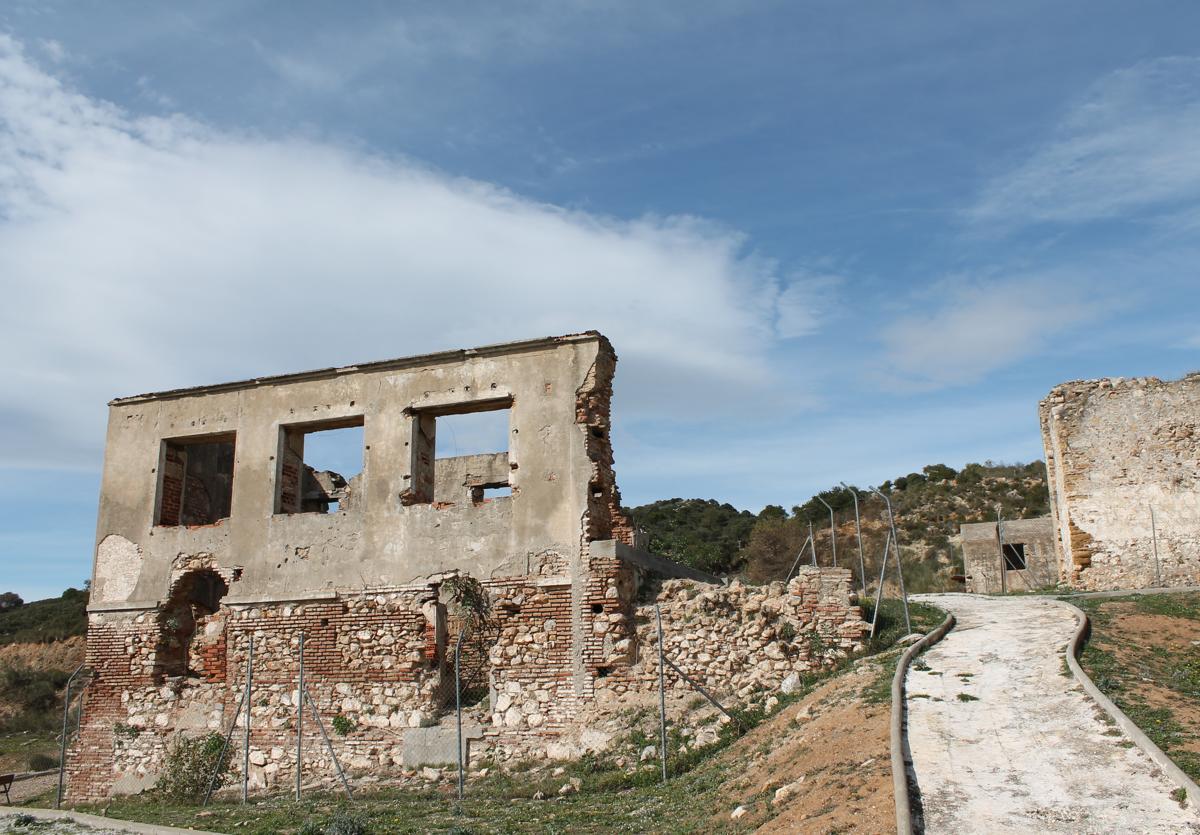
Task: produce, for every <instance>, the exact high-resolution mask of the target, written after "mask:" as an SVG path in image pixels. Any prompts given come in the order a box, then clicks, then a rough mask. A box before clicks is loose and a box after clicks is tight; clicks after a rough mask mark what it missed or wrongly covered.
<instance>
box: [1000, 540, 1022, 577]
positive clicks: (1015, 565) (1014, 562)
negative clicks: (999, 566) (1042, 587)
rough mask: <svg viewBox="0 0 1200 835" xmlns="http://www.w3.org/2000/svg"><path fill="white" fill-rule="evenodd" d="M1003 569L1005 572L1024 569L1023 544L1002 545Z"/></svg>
mask: <svg viewBox="0 0 1200 835" xmlns="http://www.w3.org/2000/svg"><path fill="white" fill-rule="evenodd" d="M1004 568H1005V570H1006V571H1021V570H1023V569H1024V568H1025V544H1024V543H1022V542H1005V543H1004Z"/></svg>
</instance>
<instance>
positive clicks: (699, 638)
mask: <svg viewBox="0 0 1200 835" xmlns="http://www.w3.org/2000/svg"><path fill="white" fill-rule="evenodd" d="M852 585H853V577H852V575H851V572H850V570H849V569H846V568H814V567H811V566H802V567H801V568H800V569H799V573H798V574H797V576H796V577H794V578H793V579H792V580H791V581H790V582H789V583H787V584H786V585H785V584H784V583H782V582H774V583H768V584H766V585H763V586H751V585H746V584H744V583H741V582H739V581H736V580H735V581H733V582H732V583H730V584H729V585H727V586H716V587H714V586H706V585H705V584H702V583H696V582H693V581H691V580H668V581H666V582H665V583H663V587H662V591H661V592H660V593H659V595H658V605H659V608H660V610H661V612H662V626H663V645H664V648H665V654H666V656H667V657H668V658H669V659H670V660H671V661H672V662H674V663H675V664H676V665H678V667H679V668H680V669H682V670H683V671H684V672H685V673H686V674H687V675H688V676H689V677H691V678H692V679H693V680H694V681H696V682H697V683H699V684H700V685H702V686H703V687H705V688H706V689H710V690H712V691H713V692H715V693H720V694H723V695H726V696H730V697H733V698H734V699H735V700H737V699H745V698H747V697H749V696H750V695H751V694H753V693H755V692H756V691H768V692H769V691H774V690H778V689H779V687H780V685H781V684H782V683H783V681H784V680H785V679H786V678H788V677H789V676H791V675H793V674H802V673H808V672H814V671H817V670H821V669H824V668H828V667H830V666H833V665H834V664H836V663H837V662H838V661H839V660H841V659H843V658H846V657H847V656H848V655H851V654H852V653H854V652H856V651H858V650H860V649H862V648H863V647H864V646H865V642H866V638H867V635H868V634H869V632H870V624H868V623H867V622H866V621H864V620H863V619H862V611H861V609H860V608H859V607H858V603H857V597H856V596H855V593H854V590H853V588H852ZM637 643H638V647H639V655H640V657H639V663H638V664H637V666H636V667H635V668H634V669H633V670H632V671H631V672H632V679H633V680H632V682H631V684H630V686H632V687H639V688H644V689H645V688H649V689H653V688H656V687H657V686H658V624H657V620H656V618H655V612H654V607H653V605H646V606H642V607H640V608H639V610H638V628H637ZM667 683H668V686H669V687H672V688H680V689H686V688H688V687H689V685H688V684H687V683H686V682H683V681H682V680H680V678H679V676H678V675H677V674H675V672H674V671H673V670H671V669H670V668H669V667H668V669H667Z"/></svg>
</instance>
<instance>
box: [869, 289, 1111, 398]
mask: <svg viewBox="0 0 1200 835" xmlns="http://www.w3.org/2000/svg"><path fill="white" fill-rule="evenodd" d="M935 290H936V292H937V293H938V294H939V295H941V296H943V300H942V301H941V302H940V303H937V304H933V303H930V299H931V297H932V294H926V304H927V305H928V310H927V311H925V312H921V313H914V314H911V315H908V316H904V317H902V318H900V319H898V320H897V321H895V322H893V323H892V324H890V325H888V326H887V327H886V328H884V330H883V332H882V343H883V348H884V351H885V364H886V366H887V370H888V375H889V382H890V384H891V385H890V387H892V388H896V389H916V390H922V389H924V390H930V389H936V388H941V387H945V386H951V385H963V384H969V383H974V382H978V381H979V380H981V379H982V378H983V377H984V376H985V375H986V374H988V373H989V372H991V371H994V370H996V369H998V368H1002V367H1004V366H1006V365H1009V364H1011V363H1013V362H1016V361H1018V360H1021V359H1024V358H1026V357H1029V356H1032V355H1034V354H1037V353H1039V352H1040V351H1042V350H1044V349H1045V347H1046V345H1047V343H1048V342H1049V341H1050V340H1051V339H1054V338H1060V337H1061V336H1062V335H1063V334H1064V333H1065V332H1067V331H1069V330H1070V329H1071V328H1073V327H1075V326H1077V325H1079V324H1081V323H1083V322H1087V321H1090V320H1092V319H1094V318H1095V317H1097V316H1099V315H1100V314H1101V313H1102V312H1103V310H1104V308H1105V304H1104V302H1102V301H1101V300H1100V298H1099V295H1098V293H1097V290H1096V288H1095V287H1089V283H1088V282H1086V281H1083V280H1080V279H1077V278H1076V277H1074V276H1072V275H1070V274H1064V273H1044V274H1040V275H1037V276H1033V277H1023V278H1016V279H1009V280H1005V281H996V280H994V279H989V280H988V281H986V282H984V281H970V280H961V279H960V280H954V281H949V282H944V283H942V284H941V285H940V286H938V287H936V288H935Z"/></svg>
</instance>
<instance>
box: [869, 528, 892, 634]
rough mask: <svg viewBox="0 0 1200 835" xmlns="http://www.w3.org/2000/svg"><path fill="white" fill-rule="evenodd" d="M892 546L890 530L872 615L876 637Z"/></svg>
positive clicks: (884, 547) (886, 540) (872, 624)
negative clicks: (884, 577)
mask: <svg viewBox="0 0 1200 835" xmlns="http://www.w3.org/2000/svg"><path fill="white" fill-rule="evenodd" d="M891 546H892V532H891V531H888V535H887V538H886V539H885V540H884V541H883V562H882V563H880V564H879V588H878V589H876V590H875V613H874V614H872V615H871V637H872V638H874V637H875V625H876V624H877V623H879V607H880V606H881V605H883V575H884V572H885V571H887V561H888V551H889V550H890V549H891Z"/></svg>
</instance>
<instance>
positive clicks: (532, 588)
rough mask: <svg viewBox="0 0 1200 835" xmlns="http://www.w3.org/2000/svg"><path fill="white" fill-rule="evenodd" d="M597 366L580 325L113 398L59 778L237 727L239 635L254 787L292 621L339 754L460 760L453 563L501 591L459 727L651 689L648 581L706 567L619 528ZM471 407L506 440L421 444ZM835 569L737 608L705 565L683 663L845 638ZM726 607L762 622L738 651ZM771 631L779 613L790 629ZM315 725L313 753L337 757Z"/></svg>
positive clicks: (363, 766) (277, 718) (487, 730)
mask: <svg viewBox="0 0 1200 835" xmlns="http://www.w3.org/2000/svg"><path fill="white" fill-rule="evenodd" d="M615 364H616V355H615V354H614V352H613V349H612V346H611V345H610V344H609V342H608V340H607V339H605V338H604V337H603V336H601V335H600V334H598V333H595V332H588V333H582V334H575V335H570V336H563V337H557V338H547V339H537V340H530V341H526V342H514V343H509V344H505V345H496V346H490V347H484V348H477V349H473V350H462V351H450V352H445V353H438V354H430V355H426V356H417V357H410V358H405V359H398V360H389V361H384V362H374V363H368V364H364V365H356V366H348V367H344V368H330V369H324V370H320V371H312V372H307V373H301V374H290V375H285V376H279V377H268V378H259V379H252V380H245V381H241V382H234V383H225V384H220V385H212V386H205V387H202V388H193V389H181V390H176V391H168V392H162V393H158V394H147V395H139V396H136V397H126V398H121V399H118V400H114V401H113V402H112V403H111V404H110V417H109V425H108V437H107V446H106V453H105V464H104V474H103V481H102V486H101V499H100V509H99V522H98V526H97V537H96V551H95V566H94V570H93V579H92V598H91V605H90V607H89V613H88V618H89V626H88V639H87V644H88V648H87V665H88V666H89V668H90V669H91V670H92V671H93V676H92V679H91V681H90V683H89V684H88V686H87V689H86V691H85V694H84V707H83V712H82V720H81V731H80V735H79V738H78V741H77V742H76V743H75V744H74V746H73V748H72V750H71V752H70V755H69V760H68V776H69V786H68V796H69V798H70V799H72V800H75V801H79V800H88V799H96V798H100V797H103V796H107V795H109V794H113V793H121V792H133V791H138V790H141V789H144V788H146V787H148V786H150V785H152V784H153V783H154V782H155V780H156V779H157V777H158V775H159V771H160V768H161V765H162V763H163V759H164V756H165V754H166V752H167V750H168V747H169V745H170V743H171V741H172V740H173V739H174V738H175V737H176V736H177V735H179V734H184V735H188V734H191V735H194V734H199V733H205V732H208V731H212V730H218V731H224V730H225V729H226V728H227V727H229V725H230V722H231V721H232V719H233V716H234V715H235V712H236V710H237V706H238V704H239V699H240V696H241V688H242V686H243V683H244V678H245V666H246V661H247V655H248V650H249V648H250V639H251V637H252V636H253V644H254V650H253V680H254V688H255V689H254V697H253V699H252V700H251V707H250V715H251V735H250V747H249V751H248V754H247V755H248V756H249V762H250V764H251V765H250V778H251V781H252V782H251V785H252V788H258V787H269V786H271V785H273V784H275V783H278V782H281V781H282V782H284V783H286V782H287V781H288V780H290V779H291V774H292V769H294V767H295V760H294V752H295V745H294V738H295V735H296V728H295V727H294V725H293V717H294V715H295V701H296V698H297V695H296V689H295V688H296V675H297V655H298V642H299V636H300V634H301V633H303V634H304V636H305V666H306V676H307V680H308V681H309V682H310V685H309V686H310V692H311V693H312V694H313V697H314V699H315V701H316V703H317V705H318V707H319V709H320V711H321V713H323V714H324V716H325V721H326V722H327V723H328V722H329V720H330V717H333V716H336V715H338V714H342V715H343V716H345V717H346V726H349V727H352V728H354V729H355V730H354V731H353V732H352V733H348V734H346V735H344V736H338V737H336V738H335V743H336V747H337V749H338V756H339V758H340V759H342V760H343V763H344V764H345V765H347V766H348V768H349V769H350V771H351V772H352V773H353V772H358V773H362V772H364V771H371V772H386V771H387V770H388V769H398V768H410V767H414V766H417V765H421V764H422V763H423V762H426V761H433V762H447V761H452V760H453V759H454V758H455V756H456V752H455V743H454V741H453V740H454V736H453V730H452V728H451V729H447V728H446V727H445V726H444V725H439V724H438V723H439V717H441V716H443V715H444V713H445V710H446V708H447V705H448V704H449V705H453V697H454V688H453V665H452V663H451V660H450V659H451V656H452V651H453V644H454V643H455V641H456V635H457V632H458V627H459V622H457V621H456V620H455V618H456V615H455V609H454V607H453V606H452V605H451V606H448V605H447V604H448V602H451V601H449V600H448V596H447V589H446V588H445V587H444V586H446V585H447V583H448V579H447V578H451V577H455V576H462V575H469V576H470V577H473V578H476V579H478V580H479V581H481V582H482V583H483V586H484V587H485V589H486V591H487V594H488V596H489V597H490V599H491V601H492V603H493V605H492V611H491V615H490V620H489V627H488V631H487V632H486V634H483V633H482V632H481V634H480V635H479V636H476V637H478V638H479V642H478V643H476V644H473V645H472V646H473V647H474V650H475V651H474V652H473V653H469V652H468V650H464V660H463V664H464V667H470V668H472V669H471V670H467V671H466V672H467V673H468V674H471V675H476V674H477V678H476V679H475V680H476V681H477V682H482V684H483V686H484V687H485V688H486V690H487V696H486V698H487V702H486V704H487V705H488V710H489V714H488V716H489V717H490V718H489V719H488V720H487V721H485V722H481V723H479V724H478V725H472V726H470V727H467V728H466V735H467V737H468V738H469V739H471V740H472V742H471V746H472V750H476V749H479V750H484V749H487V750H492V751H496V750H498V749H504V748H505V747H506V746H507V748H508V749H511V750H522V749H523V750H527V751H528V750H542V751H544V750H545V749H546V747H547V745H548V744H549V743H551V742H553V741H555V740H558V739H561V738H563V737H564V736H565V735H567V734H568V732H571V731H577V730H578V728H577V727H576V725H577V724H578V722H579V716H580V710H581V709H582V708H583V707H585V706H587V705H589V704H592V703H593V702H594V701H595V698H596V696H597V694H598V693H599V692H600V691H601V690H607V691H609V692H610V693H614V694H620V693H623V692H626V691H628V690H630V689H631V688H632V689H636V688H639V687H641V688H650V687H653V686H654V677H653V676H651V675H649V674H648V673H647V671H646V669H645V668H644V665H643V666H642V667H639V666H638V664H639V655H638V653H639V646H640V645H641V644H644V643H645V641H644V640H639V634H638V623H639V619H638V616H637V610H636V607H637V589H638V584H639V580H640V578H641V577H642V576H643V574H644V573H645V572H647V571H653V572H654V573H655V574H656V575H658V576H660V577H679V578H686V577H691V578H693V579H696V580H701V581H709V580H712V578H709V577H706V576H705V575H702V574H699V573H698V572H695V571H691V570H689V569H686V568H684V567H682V566H678V565H676V564H674V563H671V562H668V561H666V560H662V559H660V558H656V557H654V556H652V555H650V554H648V553H646V552H645V551H644V550H641V549H639V548H638V547H636V546H637V542H636V536H635V532H634V530H633V528H632V526H631V524H630V522H629V520H628V519H627V518H626V516H625V515H624V514H623V513H622V511H621V507H620V494H619V493H618V491H617V486H616V482H615V477H614V474H613V455H612V445H611V440H610V424H609V403H610V399H611V396H612V381H613V373H614V368H615ZM484 412H492V413H496V415H494V416H499V417H500V419H501V421H502V432H503V434H504V435H505V437H506V439H507V442H506V443H505V444H503V445H502V447H501V448H499V449H495V450H492V451H489V452H488V453H486V454H475V455H469V456H460V457H445V456H443V455H440V454H439V452H440V451H441V450H443V449H445V448H446V447H450V448H453V447H454V445H455V444H453V443H447V441H448V440H449V441H453V437H450V438H447V435H448V434H450V433H449V432H448V431H446V430H445V429H444V426H443V424H446V423H447V422H448V421H449V420H450V419H451V418H452V417H453V416H456V415H460V414H474V413H484ZM347 428H355V429H357V430H358V431H360V432H361V447H362V449H361V462H362V463H361V472H360V473H358V474H357V475H355V474H352V473H341V474H339V473H337V472H332V471H329V470H324V469H320V468H319V467H315V466H313V465H312V463H311V462H309V460H308V459H309V458H310V457H311V456H309V455H308V454H307V451H310V449H311V448H312V447H313V445H315V444H317V443H318V442H319V441H320V437H319V436H320V435H321V433H324V432H328V431H333V430H344V429H347ZM813 571H814V572H815V569H814V570H813ZM832 571H834V573H835V574H836V576H834V575H833V574H831V575H829V576H824V575H820V574H819V572H818V573H816V574H813V576H812V577H809V574H808V572H806V573H805V575H804V577H803V578H800V579H798V580H794V581H793V582H792V585H791V586H789V587H788V588H789V589H790V590H791V591H790V592H788V591H785V590H784V588H783V585H782V584H779V586H780V587H779V588H778V589H776V590H775V592H774V593H775V594H776V597H777V598H778V599H779V600H780V601H782V602H780V603H779V604H778V605H777V606H775V607H774V608H770V607H766V608H764V606H762V605H756V607H755V608H754V614H753V617H754V618H760V619H762V623H763V624H764V625H752V624H750V623H749V622H747V623H746V624H742V623H741V621H740V620H739V618H743V617H750V615H744V614H743V613H742V612H741V611H740V610H738V609H737V607H732V606H730V605H728V604H726V603H722V602H721V601H722V600H723V599H724V598H722V597H721V595H722V594H725V595H730V594H732V595H733V596H734V598H736V599H740V597H737V595H740V594H742V592H739V591H737V590H736V589H734V590H733V591H725V590H724V589H723V587H720V586H709V588H712V589H713V590H714V591H713V592H712V593H706V596H705V597H704V601H706V602H705V603H704V605H705V606H708V607H710V608H711V607H718V609H720V611H722V612H725V613H726V614H724V615H721V618H719V619H723V621H724V622H727V623H731V624H734V626H733V627H729V626H721V627H720V628H714V629H713V631H712V633H711V634H712V639H713V640H714V641H717V642H721V643H723V644H724V645H723V646H721V647H719V648H717V650H715V651H719V652H720V653H721V657H722V658H723V659H725V661H724V662H723V663H724V666H723V667H722V666H720V665H714V664H711V663H710V664H708V665H707V667H708V669H707V670H705V669H704V667H705V665H704V664H699V668H700V670H701V671H705V672H707V673H709V674H712V675H726V676H727V677H728V676H735V675H736V676H738V677H739V678H738V679H737V682H738V686H739V687H743V688H745V687H754V686H758V685H759V684H760V683H763V682H765V683H767V684H771V683H773V684H775V685H777V684H778V680H779V679H780V678H782V677H783V676H785V675H787V674H788V672H789V671H792V670H796V669H807V668H809V667H811V666H812V665H814V664H819V663H822V659H821V658H820V657H810V656H809V655H804V654H803V653H807V652H809V650H808V649H803V647H804V646H807V645H808V644H811V642H807V641H806V639H805V637H804V636H803V635H796V633H797V632H800V633H802V632H803V631H804V630H805V629H810V630H812V629H819V630H821V631H822V633H823V634H824V633H827V634H828V635H830V636H831V638H830V643H829V644H828V646H830V647H832V652H841V653H844V652H846V651H850V650H852V649H853V648H854V647H855V646H857V643H856V642H857V641H859V640H860V639H861V638H862V632H863V625H862V622H861V619H860V618H859V613H858V609H857V607H856V606H854V605H852V604H853V601H852V599H851V598H850V592H849V574H848V572H845V571H844V570H840V571H841V572H842V573H844V574H845V575H846V576H845V577H844V578H843V577H841V574H837V571H839V570H832ZM789 595H790V596H789ZM773 599H774V598H773ZM722 606H724V607H725V608H723V609H721V608H720V607H722ZM705 611H708V609H706V610H705ZM768 613H769V617H770V618H771V620H770V623H768V622H767V620H766V619H767V618H768ZM731 618H732V620H730V619H731ZM781 618H783V619H790V621H789V622H794V623H793V625H791V626H789V628H788V629H786V630H785V629H782V627H780V624H782V623H783V620H780V619H781ZM641 622H642V623H645V618H642V619H641ZM753 623H754V624H758V623H759V621H757V620H756V621H754V622H753ZM743 626H744V627H745V628H744V632H745V634H747V635H750V633H751V632H753V637H754V640H755V642H750V641H749V640H748V639H747V641H745V642H743V643H744V646H745V647H747V649H745V650H744V651H743V652H742V654H741V655H740V656H739V657H737V658H735V659H731V658H730V657H729V656H730V652H731V651H732V648H733V644H730V643H727V638H728V636H729V635H733V634H739V635H740V634H742V633H741V632H737V629H742V628H743ZM735 627H736V628H735ZM767 627H770V628H769V629H768V628H767ZM776 627H779V629H778V631H779V632H780V633H781V634H783V635H788V636H793V635H795V637H794V638H793V637H788V639H787V640H788V641H790V642H791V643H788V644H787V646H785V647H784V649H780V648H779V646H777V644H778V640H780V639H777V638H775V637H774V636H775V634H776V631H775V630H776ZM721 629H724V630H725V631H724V632H722V631H721ZM730 630H732V631H730ZM764 636H765V637H764ZM703 641H704V639H703V638H702V637H701V638H695V639H694V641H693V644H692V649H693V651H696V650H697V649H702V648H703ZM768 644H770V646H768ZM822 646H825V645H822ZM709 683H710V685H712V686H715V687H718V688H719V685H720V683H721V682H720V681H716V682H709ZM311 721H312V719H311V717H310V716H306V717H305V723H304V727H303V728H302V729H301V730H302V732H303V734H304V736H305V739H306V742H305V752H306V757H305V768H306V769H308V768H309V767H310V765H311V768H312V770H313V771H316V770H319V769H324V770H326V773H331V772H329V771H328V770H327V765H328V762H327V761H326V760H325V759H324V757H325V751H324V749H323V748H322V745H321V737H320V736H319V735H318V730H317V728H316V726H315V725H310V723H311ZM236 744H240V736H239V737H238V741H235V745H236ZM447 745H448V746H449V753H447V750H446V748H447ZM309 757H311V761H310V759H309ZM238 761H239V762H240V760H238Z"/></svg>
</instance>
